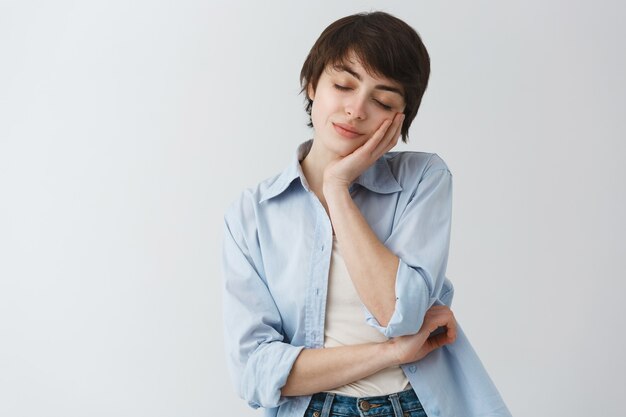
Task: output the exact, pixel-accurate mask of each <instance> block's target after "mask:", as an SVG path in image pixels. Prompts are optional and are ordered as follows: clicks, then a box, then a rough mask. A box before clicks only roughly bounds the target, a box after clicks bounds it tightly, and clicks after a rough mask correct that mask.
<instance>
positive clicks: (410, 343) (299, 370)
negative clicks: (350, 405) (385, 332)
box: [281, 306, 456, 396]
mask: <svg viewBox="0 0 626 417" xmlns="http://www.w3.org/2000/svg"><path fill="white" fill-rule="evenodd" d="M438 327H446V328H447V330H446V331H445V332H443V333H439V334H436V335H433V336H430V334H431V333H432V332H433V331H435V330H436V329H437V328H438ZM455 339H456V321H455V320H454V315H453V314H452V311H451V310H450V309H449V308H448V307H447V306H432V307H431V308H430V309H429V310H428V311H427V312H426V315H425V317H424V322H423V324H422V327H421V328H420V330H419V332H418V333H416V334H414V335H409V336H400V337H396V338H393V339H390V340H388V341H387V342H383V343H366V344H361V345H352V346H341V347H334V348H325V349H304V350H302V352H300V355H298V357H297V359H296V361H295V362H294V364H293V367H292V368H291V372H290V373H289V377H288V378H287V383H286V384H285V386H284V387H283V388H282V390H281V392H282V395H283V396H293V395H310V394H314V393H316V392H321V391H327V390H330V389H334V388H337V387H340V386H342V385H345V384H349V383H351V382H354V381H358V380H359V379H362V378H365V377H367V376H370V375H372V374H374V373H376V372H378V371H380V370H382V369H385V368H388V367H390V366H394V365H401V364H404V363H410V362H415V361H417V360H420V359H422V358H423V357H424V356H426V355H427V354H428V353H430V352H432V351H433V350H435V349H437V348H438V347H441V346H443V345H445V344H449V343H453V342H454V340H455Z"/></svg>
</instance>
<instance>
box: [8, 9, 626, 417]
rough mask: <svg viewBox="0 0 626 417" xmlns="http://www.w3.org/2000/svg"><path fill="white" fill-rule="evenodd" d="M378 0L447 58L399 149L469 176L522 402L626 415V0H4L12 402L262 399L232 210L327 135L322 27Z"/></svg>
mask: <svg viewBox="0 0 626 417" xmlns="http://www.w3.org/2000/svg"><path fill="white" fill-rule="evenodd" d="M371 9H379V10H385V11H388V12H390V13H392V14H395V15H396V16H398V17H400V18H402V19H404V20H405V21H407V22H408V23H409V24H411V25H412V26H414V27H415V28H416V29H417V30H418V32H419V33H420V34H421V35H422V37H423V40H424V42H425V44H426V46H427V47H428V49H429V51H430V54H431V58H432V78H431V83H430V86H429V89H428V91H427V93H426V95H425V98H424V102H423V105H422V109H421V110H420V114H419V115H418V118H417V119H416V121H415V123H414V125H413V128H412V131H411V143H410V144H409V145H402V146H398V149H400V150H402V149H414V150H423V151H428V152H437V153H438V154H439V155H440V156H442V157H443V158H444V159H445V160H446V161H447V163H448V165H449V166H450V168H451V170H452V172H453V174H454V178H455V194H454V198H455V202H454V220H453V240H452V247H451V253H450V261H449V267H448V271H449V274H448V275H449V277H450V278H451V279H452V281H453V282H454V284H455V287H456V299H455V303H454V305H453V309H454V311H455V314H456V316H457V318H458V319H459V321H460V322H461V323H462V324H463V326H464V329H465V331H466V333H467V334H468V336H469V337H470V340H471V341H472V343H473V344H474V347H475V348H476V350H477V352H478V353H479V355H480V356H481V358H482V360H483V362H484V364H485V366H486V367H487V369H488V371H489V372H490V374H491V376H492V378H493V379H494V381H495V383H496V385H497V386H498V387H499V389H500V391H501V393H502V396H503V397H504V399H505V401H506V402H507V404H508V405H509V407H510V409H511V411H512V412H513V414H514V415H516V416H530V415H532V416H546V417H548V416H557V415H559V416H561V415H563V416H565V415H567V416H571V417H574V416H581V417H582V416H589V415H594V416H603V417H611V416H623V409H624V407H623V405H622V399H623V394H624V392H626V384H625V383H624V374H625V373H626V360H625V359H624V352H626V337H625V336H624V329H625V328H626V326H625V318H624V317H625V313H626V309H625V307H624V304H623V294H624V292H625V291H626V284H625V281H626V279H625V278H626V276H625V274H624V270H625V269H626V256H625V255H626V251H625V250H624V248H625V244H626V239H625V237H624V236H625V233H626V220H625V216H624V213H626V195H625V194H626V168H625V164H624V162H623V155H624V153H625V151H626V146H625V144H624V141H625V139H626V135H625V133H626V122H625V118H624V110H625V104H626V103H625V100H626V99H625V97H626V96H625V93H626V88H625V87H626V76H625V74H626V62H625V61H626V58H625V53H624V52H625V48H624V39H626V27H625V26H624V25H623V22H624V19H625V18H626V6H624V4H623V2H618V1H595V2H591V1H587V2H583V1H577V0H543V1H528V0H525V1H515V2H498V1H472V2H467V1H446V2H426V1H410V2H409V1H407V2H398V1H389V2H382V1H378V2H377V1H343V2H330V1H327V2H319V1H316V2H308V3H304V2H287V1H281V2H278V1H269V2H256V1H249V2H242V1H229V2H226V1H224V2H207V1H192V0H177V1H173V0H172V1H165V0H151V1H134V2H128V1H101V2H95V1H92V2H76V1H56V2H45V1H5V0H2V1H1V2H0V415H2V416H7V417H22V416H29V417H30V416H33V417H34V416H55V417H56V416H59V417H61V416H63V417H79V416H80V417H82V416H93V417H96V416H107V417H108V416H129V417H130V416H133V417H134V416H206V415H241V416H246V415H248V416H254V415H257V416H258V415H260V413H259V412H258V411H257V412H254V411H252V410H249V409H248V408H247V406H246V405H245V404H244V402H243V401H241V400H239V399H238V398H237V397H236V396H235V394H234V391H233V389H232V387H231V384H230V381H229V380H228V376H227V371H226V368H225V360H224V352H223V348H222V333H221V332H222V331H221V322H220V320H221V317H220V316H221V305H220V280H221V275H220V264H219V260H220V256H219V251H220V239H221V222H222V213H223V211H224V209H225V207H226V205H227V204H228V203H229V202H230V201H232V200H233V199H234V198H235V196H236V195H237V194H238V193H239V192H240V191H241V190H242V189H243V188H244V187H247V186H251V185H253V184H255V183H257V182H258V181H260V180H261V179H264V178H266V177H269V176H271V175H274V174H275V173H277V172H279V171H280V170H282V169H283V167H284V166H285V165H286V163H287V161H288V160H289V158H290V157H291V156H292V154H293V152H294V151H295V148H296V146H297V144H298V143H300V142H301V141H303V140H305V139H307V138H308V137H310V135H311V134H310V131H309V130H308V128H307V127H306V126H305V122H306V117H305V113H304V110H303V108H302V103H303V101H302V97H301V96H298V95H297V93H298V91H299V85H298V75H299V71H300V66H301V65H302V63H303V61H304V58H305V57H306V54H307V53H308V50H309V48H310V47H311V46H312V44H313V42H314V41H315V39H316V38H317V36H318V35H319V34H320V32H321V31H322V30H323V29H324V28H325V27H326V26H327V25H328V24H330V23H331V22H332V21H334V20H336V19H338V18H340V17H343V16H345V15H348V14H352V13H355V12H359V11H366V10H371Z"/></svg>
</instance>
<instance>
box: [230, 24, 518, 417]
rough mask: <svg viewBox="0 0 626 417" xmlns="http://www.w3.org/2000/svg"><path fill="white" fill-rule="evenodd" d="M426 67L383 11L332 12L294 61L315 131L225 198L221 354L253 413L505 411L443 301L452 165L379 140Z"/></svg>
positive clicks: (407, 30)
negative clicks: (282, 160)
mask: <svg viewBox="0 0 626 417" xmlns="http://www.w3.org/2000/svg"><path fill="white" fill-rule="evenodd" d="M429 72H430V63H429V57H428V53H427V51H426V48H425V47H424V45H423V44H422V42H421V39H420V38H419V36H418V35H417V33H416V32H415V30H413V29H412V28H411V27H410V26H408V25H407V24H406V23H404V22H403V21H401V20H399V19H397V18H395V17H393V16H391V15H389V14H387V13H383V12H374V13H363V14H357V15H353V16H348V17H345V18H343V19H340V20H338V21H336V22H334V23H333V24H331V25H330V26H329V27H328V28H326V29H325V30H324V32H323V33H322V34H321V36H320V37H319V39H318V40H317V41H316V43H315V45H314V46H313V48H312V49H311V51H310V53H309V55H308V57H307V59H306V61H305V63H304V65H303V68H302V72H301V83H302V91H303V92H305V93H306V96H307V105H306V110H307V112H308V114H309V115H310V118H311V122H310V124H309V125H310V126H311V127H313V130H314V137H313V139H312V140H308V141H306V142H304V143H301V144H300V146H299V147H298V149H297V152H296V155H295V156H294V159H293V160H292V161H291V163H290V164H289V165H288V166H287V168H286V169H285V170H284V171H283V172H281V173H280V174H278V175H276V176H274V177H272V178H269V179H267V180H265V181H262V182H261V183H259V184H258V185H257V186H256V187H254V188H251V189H248V190H246V191H244V192H243V193H242V194H241V196H240V197H239V198H238V199H237V201H235V202H234V203H233V204H232V205H231V207H229V209H228V211H227V212H226V215H225V229H224V246H223V269H224V278H225V279H224V284H225V286H224V320H225V336H226V339H225V340H226V349H227V352H228V359H229V366H230V369H231V374H232V375H231V376H232V378H233V380H234V381H235V386H236V389H237V390H238V392H239V394H240V395H241V396H242V397H243V398H244V399H246V400H247V401H248V403H249V404H250V405H251V406H252V407H255V408H256V407H264V408H265V409H266V415H272V416H273V415H278V416H303V415H307V416H315V417H319V416H333V415H342V416H352V415H354V416H365V415H377V416H382V415H395V416H422V417H423V416H426V415H427V416H429V417H432V416H438V415H441V416H448V417H452V416H459V417H461V416H462V417H468V416H487V415H488V416H508V415H510V414H509V412H508V410H507V408H506V406H505V405H504V403H503V402H502V400H501V398H500V396H499V394H498V392H497V390H496V388H495V386H494V385H493V383H492V382H491V380H490V378H489V376H488V375H487V373H486V372H485V370H484V368H483V367H482V365H481V363H480V360H479V359H478V357H477V356H476V354H475V353H474V351H473V349H472V347H471V345H470V344H469V342H468V341H467V339H466V338H465V336H464V335H463V332H462V330H461V329H460V327H458V326H457V324H456V321H455V319H454V316H453V314H452V312H451V311H450V309H449V306H450V304H451V301H452V295H453V287H452V284H451V283H450V281H449V280H448V279H447V278H446V277H445V270H446V264H447V257H448V248H449V242H450V223H451V203H452V194H451V193H452V175H451V173H450V171H449V169H448V167H447V165H446V164H445V162H444V161H443V160H442V159H441V158H440V157H439V156H437V155H436V154H432V153H425V152H389V151H390V150H391V149H392V148H393V147H394V146H395V145H396V143H397V141H398V139H399V137H400V136H402V139H403V141H405V142H406V140H407V138H408V130H409V127H410V125H411V122H412V121H413V119H414V118H415V115H416V114H417V110H418V108H419V105H420V102H421V98H422V95H423V93H424V91H425V89H426V86H427V84H428V77H429Z"/></svg>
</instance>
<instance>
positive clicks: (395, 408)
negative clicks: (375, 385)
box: [389, 393, 403, 417]
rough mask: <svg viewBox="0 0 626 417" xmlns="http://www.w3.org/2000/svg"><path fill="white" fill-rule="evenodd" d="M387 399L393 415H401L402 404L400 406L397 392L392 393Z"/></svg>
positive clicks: (396, 416) (399, 416)
mask: <svg viewBox="0 0 626 417" xmlns="http://www.w3.org/2000/svg"><path fill="white" fill-rule="evenodd" d="M389 400H390V401H391V405H392V406H393V415H394V416H395V417H403V415H402V406H400V399H399V398H398V394H397V393H393V394H391V395H390V396H389Z"/></svg>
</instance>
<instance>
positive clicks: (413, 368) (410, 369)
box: [409, 365, 417, 374]
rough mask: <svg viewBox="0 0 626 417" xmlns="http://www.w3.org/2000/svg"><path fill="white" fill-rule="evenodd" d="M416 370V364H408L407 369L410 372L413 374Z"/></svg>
mask: <svg viewBox="0 0 626 417" xmlns="http://www.w3.org/2000/svg"><path fill="white" fill-rule="evenodd" d="M416 370H417V366H415V365H411V366H409V371H410V372H411V373H412V374H414V373H415V371H416Z"/></svg>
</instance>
